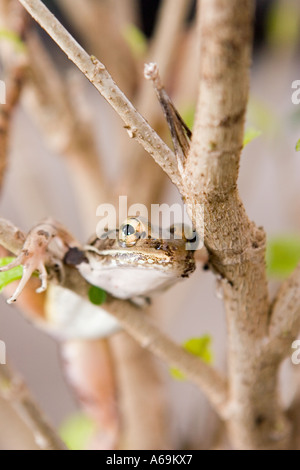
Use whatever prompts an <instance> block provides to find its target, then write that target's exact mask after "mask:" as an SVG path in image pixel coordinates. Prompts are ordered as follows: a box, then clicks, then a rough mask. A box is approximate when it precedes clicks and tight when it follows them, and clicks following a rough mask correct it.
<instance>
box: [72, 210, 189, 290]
mask: <svg viewBox="0 0 300 470" xmlns="http://www.w3.org/2000/svg"><path fill="white" fill-rule="evenodd" d="M166 237H167V238H166ZM85 255H86V258H87V261H88V262H85V261H84V262H83V263H81V264H80V265H79V266H78V269H79V270H80V272H81V274H82V275H83V276H84V277H85V279H87V280H88V281H89V282H90V283H92V284H94V285H97V286H99V287H102V288H103V289H105V290H107V291H108V292H110V293H111V294H112V295H114V296H115V297H119V298H132V297H136V296H139V295H144V296H147V295H149V294H151V293H153V292H154V291H157V290H162V289H164V288H167V287H169V286H170V285H172V284H174V283H175V282H177V281H178V280H179V279H181V278H185V277H188V276H189V275H190V274H191V273H192V272H193V271H194V270H195V261H194V252H193V251H192V250H189V249H188V240H187V238H186V237H185V235H184V233H183V231H182V234H181V236H178V230H177V229H176V228H175V227H171V229H169V230H160V229H156V228H154V227H153V226H151V224H150V223H149V222H148V221H145V220H144V219H142V218H141V217H128V218H127V219H126V220H125V222H124V223H123V224H122V225H121V226H120V228H119V229H117V230H116V231H114V232H106V233H104V234H103V235H102V236H101V238H98V237H94V238H93V239H91V240H90V242H89V244H88V245H87V246H86V247H85Z"/></svg>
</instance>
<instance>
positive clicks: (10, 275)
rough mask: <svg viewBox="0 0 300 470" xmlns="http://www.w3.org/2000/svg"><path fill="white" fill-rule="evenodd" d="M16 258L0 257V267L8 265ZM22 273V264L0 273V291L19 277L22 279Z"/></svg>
mask: <svg viewBox="0 0 300 470" xmlns="http://www.w3.org/2000/svg"><path fill="white" fill-rule="evenodd" d="M14 259H15V258H0V267H2V266H6V265H8V264H9V263H11V262H12V261H13V260H14ZM22 275H23V267H22V266H17V267H16V268H12V269H10V270H9V271H7V272H4V273H0V292H1V291H2V289H4V287H6V286H7V285H8V284H10V283H11V282H14V281H18V280H19V279H21V277H22Z"/></svg>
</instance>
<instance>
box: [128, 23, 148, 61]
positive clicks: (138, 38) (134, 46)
mask: <svg viewBox="0 0 300 470" xmlns="http://www.w3.org/2000/svg"><path fill="white" fill-rule="evenodd" d="M123 37H124V39H125V41H126V42H127V44H128V46H129V47H130V49H131V52H132V53H133V55H134V56H136V57H137V58H141V57H144V56H145V54H146V52H147V39H146V36H145V35H144V33H143V32H142V31H141V30H140V29H139V28H138V27H137V26H135V25H134V24H128V25H127V26H126V27H125V28H124V30H123Z"/></svg>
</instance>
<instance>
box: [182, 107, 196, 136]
mask: <svg viewBox="0 0 300 470" xmlns="http://www.w3.org/2000/svg"><path fill="white" fill-rule="evenodd" d="M179 112H180V115H181V117H182V119H183V120H184V122H185V123H186V125H187V126H188V128H189V129H191V130H192V129H193V126H194V121H195V114H196V106H195V105H194V103H193V104H191V105H189V106H185V107H184V108H183V109H180V110H179Z"/></svg>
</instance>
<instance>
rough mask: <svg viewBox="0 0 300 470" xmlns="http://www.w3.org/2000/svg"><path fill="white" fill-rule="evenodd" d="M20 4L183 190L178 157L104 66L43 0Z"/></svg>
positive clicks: (131, 133) (29, 0)
mask: <svg viewBox="0 0 300 470" xmlns="http://www.w3.org/2000/svg"><path fill="white" fill-rule="evenodd" d="M19 1H20V3H21V4H22V5H23V6H24V7H25V8H26V10H27V11H28V12H29V13H30V14H31V16H32V17H33V18H34V19H35V20H36V21H37V22H38V23H39V24H40V25H41V26H42V28H44V29H45V30H46V31H47V33H48V34H49V35H50V36H51V37H52V39H53V40H54V41H55V42H56V43H57V44H58V46H59V47H60V48H61V49H62V50H63V51H64V52H65V53H66V54H67V56H68V57H69V59H70V60H71V61H72V62H74V64H75V65H77V67H78V68H79V70H81V71H82V72H83V73H84V75H85V76H86V77H87V78H88V79H89V80H90V82H91V83H92V84H93V85H94V86H95V88H96V89H97V90H98V91H99V92H100V93H101V95H102V96H103V97H104V98H105V99H106V101H108V103H110V105H111V106H112V107H113V108H114V109H115V111H116V112H117V113H118V114H119V116H120V117H121V119H122V120H123V121H124V123H125V128H126V129H127V131H128V134H129V136H130V137H131V138H132V139H135V140H137V141H138V142H139V143H140V144H141V145H142V146H143V147H144V148H145V150H146V151H147V152H148V153H149V154H150V155H151V156H152V157H153V158H154V160H155V161H156V162H157V163H158V164H159V165H160V166H161V168H162V169H163V170H164V171H165V172H166V173H167V174H168V176H169V177H170V178H171V180H172V181H173V182H174V183H175V184H177V185H179V186H180V183H181V180H180V175H179V172H178V168H177V162H176V157H175V155H174V153H173V152H172V151H171V150H170V149H169V147H168V146H167V145H166V144H165V143H164V142H163V141H162V140H161V138H160V137H159V136H158V135H157V134H156V132H155V131H154V130H153V129H152V128H151V126H149V124H148V123H147V121H146V120H145V119H144V118H143V117H142V116H141V115H140V114H139V113H138V112H137V111H136V109H135V108H134V106H133V105H132V104H131V102H130V101H129V100H128V99H127V98H126V96H125V95H124V94H123V93H122V91H121V90H120V89H119V88H118V87H117V85H116V84H115V82H114V81H113V79H112V78H111V76H110V74H109V73H108V72H107V70H106V68H105V67H104V65H103V64H102V63H101V62H100V61H99V60H98V59H96V58H95V57H94V56H89V55H88V54H87V52H86V51H85V50H84V49H83V48H82V47H81V46H80V45H79V44H78V43H77V42H76V41H75V39H74V38H73V37H72V36H71V35H70V34H69V33H68V31H67V30H66V29H65V28H64V27H63V26H62V25H61V23H60V22H59V21H58V20H57V19H56V18H55V16H54V15H53V14H52V13H51V12H50V11H49V10H48V8H47V7H46V6H45V5H44V4H43V3H42V2H41V1H40V0H19Z"/></svg>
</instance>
